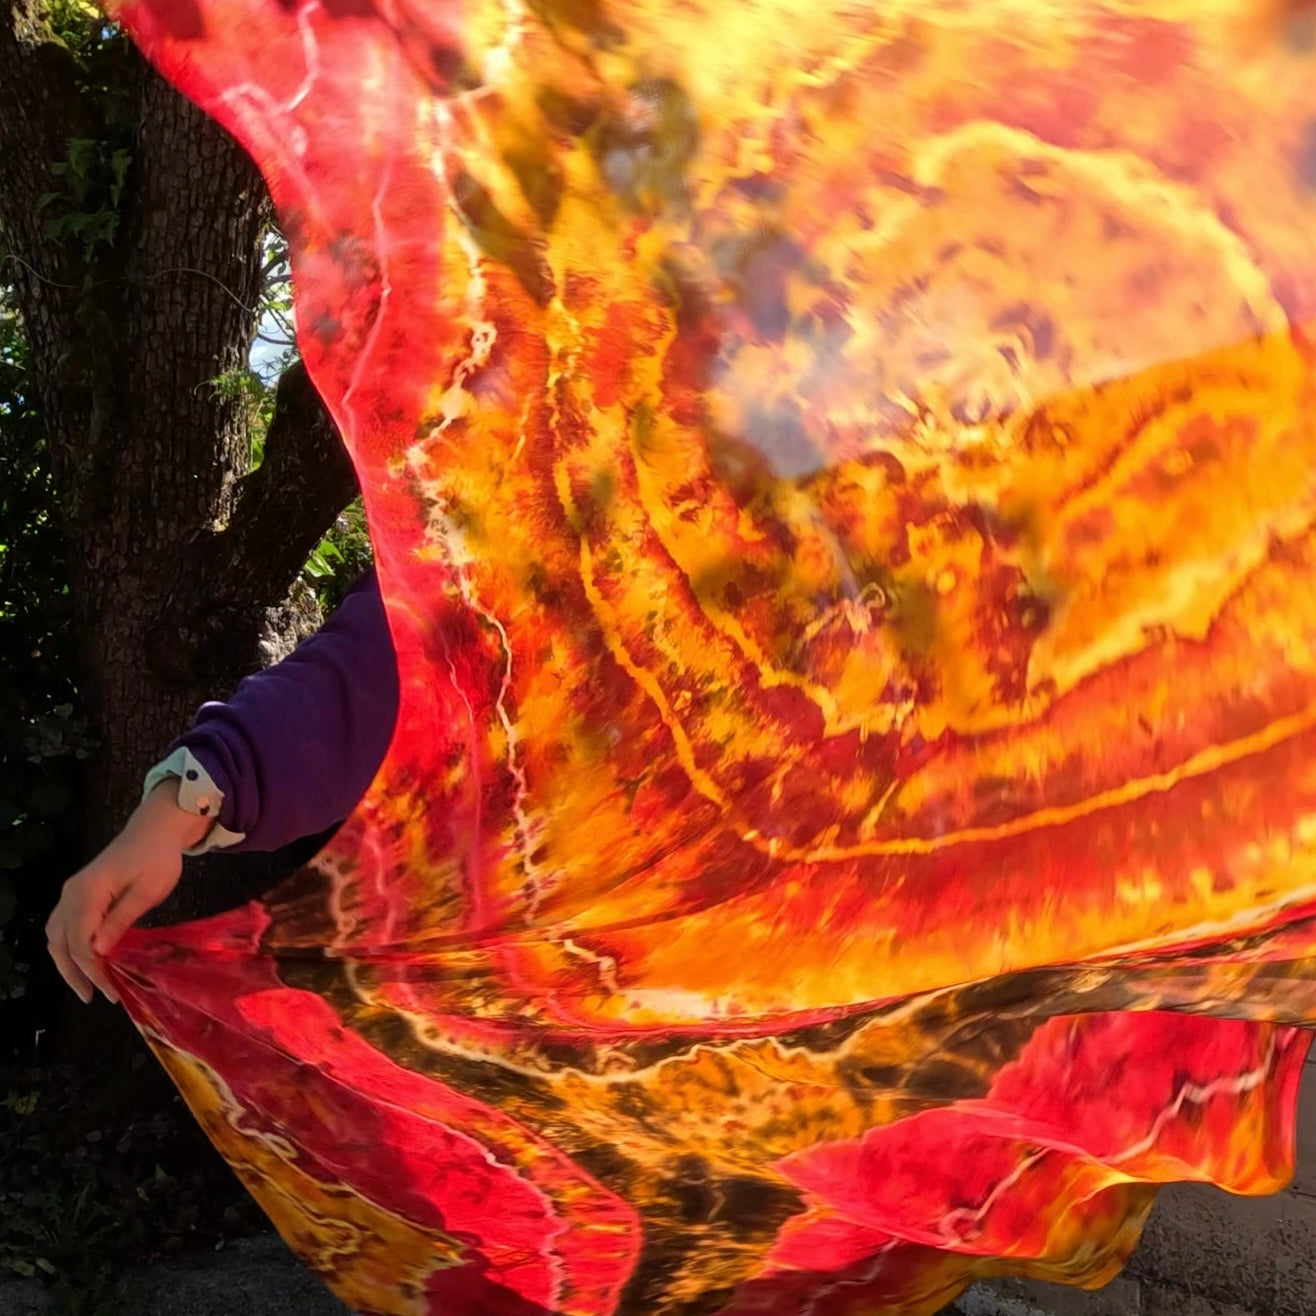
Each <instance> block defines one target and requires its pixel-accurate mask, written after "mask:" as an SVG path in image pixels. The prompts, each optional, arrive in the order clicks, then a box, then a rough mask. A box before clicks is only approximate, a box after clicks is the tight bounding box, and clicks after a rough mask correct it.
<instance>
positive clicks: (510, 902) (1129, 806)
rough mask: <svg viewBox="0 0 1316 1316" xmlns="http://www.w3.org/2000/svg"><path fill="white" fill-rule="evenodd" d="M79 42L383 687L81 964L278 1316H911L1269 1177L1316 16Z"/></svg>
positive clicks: (974, 14)
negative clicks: (265, 859)
mask: <svg viewBox="0 0 1316 1316" xmlns="http://www.w3.org/2000/svg"><path fill="white" fill-rule="evenodd" d="M120 17H121V18H122V20H123V21H124V22H125V23H126V24H127V26H128V27H129V29H130V30H131V31H132V32H133V34H134V36H135V37H136V39H137V40H138V41H139V42H140V43H141V44H142V46H143V48H144V49H145V50H146V52H147V54H148V55H149V56H150V57H151V58H152V59H153V60H154V61H155V62H156V63H157V65H158V66H159V68H160V69H161V70H162V71H163V72H164V74H165V75H166V76H167V77H169V78H170V79H172V80H173V81H174V82H175V83H176V84H177V85H178V86H179V87H180V88H182V89H183V90H184V91H185V92H187V94H189V95H190V96H192V97H193V98H194V99H195V100H196V101H197V102H198V103H199V104H201V105H202V106H203V107H204V108H205V109H206V110H208V111H209V112H210V113H212V114H214V115H215V116H216V117H217V118H218V119H219V120H220V121H221V122H223V123H224V124H225V125H226V126H227V127H228V128H229V129H230V130H231V131H232V132H233V133H234V134H235V135H236V136H237V137H238V138H239V139H240V140H241V141H243V142H244V144H246V146H247V147H248V148H249V149H250V150H251V151H252V153H253V155H254V156H255V158H256V159H257V161H258V162H259V164H260V165H261V167H262V169H263V170H264V172H265V175H266V177H267V178H268V180H269V182H270V186H271V189H272V191H273V193H274V196H275V200H276V203H277V205H278V207H279V212H280V215H281V220H282V223H283V225H284V229H285V232H286V233H287V234H288V237H289V239H290V243H291V246H292V252H293V260H294V274H295V278H296V289H297V313H298V323H299V326H300V337H301V345H302V350H303V353H304V356H305V358H306V361H307V364H308V366H309V368H310V369H311V371H312V374H313V377H314V378H315V380H316V383H317V386H318V387H319V388H320V390H321V391H322V393H323V394H324V396H325V398H326V400H327V402H328V403H329V405H330V407H331V408H332V410H333V411H334V414H335V416H336V417H337V419H338V421H339V423H340V425H341V427H342V429H343V432H344V434H345V436H346V437H347V440H348V442H349V445H350V447H351V449H352V452H353V455H354V459H355V461H356V463H357V466H358V469H359V471H360V473H361V477H362V482H363V487H364V489H365V493H366V500H367V508H368V511H369V514H370V518H371V523H372V527H373V531H374V535H375V539H376V546H377V551H378V556H379V562H380V573H381V580H382V583H383V588H384V592H385V597H386V602H387V604H388V608H389V616H390V622H391V625H392V627H393V631H394V635H395V640H396V643H397V647H398V652H399V666H400V670H401V676H402V686H403V695H402V707H401V712H400V716H399V723H398V728H397V731H396V734H395V737H394V741H393V745H392V748H391V750H390V752H389V756H388V758H387V760H386V762H385V763H384V765H383V767H382V768H381V770H380V773H379V776H378V778H377V780H376V782H375V785H374V786H373V788H372V790H371V791H370V793H369V795H368V796H367V798H366V800H364V801H363V802H362V804H361V806H360V807H359V809H358V810H357V812H356V814H355V815H354V816H353V818H352V819H351V820H349V822H348V823H347V825H346V826H345V827H344V828H343V830H342V831H341V833H340V834H339V836H338V837H337V838H336V839H335V841H334V842H333V843H332V844H331V845H330V847H329V849H328V850H327V851H326V852H325V853H324V854H322V855H321V856H320V857H319V859H317V860H316V862H315V863H314V864H313V865H312V866H311V867H310V868H309V869H308V870H306V871H305V872H304V873H303V874H301V875H300V876H299V877H298V878H297V879H295V880H294V881H293V882H291V883H289V884H288V885H287V886H286V887H284V888H282V889H281V890H279V891H277V892H274V893H272V894H271V895H270V896H269V897H267V898H266V900H265V901H263V902H261V903H259V904H256V905H253V906H250V907H248V908H247V909H244V910H241V911H236V912H234V913H231V914H228V915H225V916H223V917H221V918H218V919H214V920H209V921H207V922H204V923H198V924H192V925H188V926H185V927H179V928H172V929H164V930H158V931H154V932H151V933H138V934H135V935H134V936H133V937H132V938H131V939H129V940H128V941H126V942H125V943H124V944H123V947H122V948H121V951H120V953H119V954H118V956H117V959H116V962H115V965H114V970H115V973H116V975H117V980H118V981H119V983H120V985H121V991H122V994H123V997H124V1000H125V1001H126V1002H127V1003H128V1004H129V1008H130V1009H131V1010H132V1012H133V1016H134V1018H135V1019H137V1020H138V1022H139V1024H140V1025H141V1027H142V1028H143V1030H144V1032H145V1033H146V1035H147V1036H148V1038H150V1039H151V1041H152V1043H153V1045H154V1046H155V1047H156V1050H157V1052H158V1054H159V1055H160V1057H161V1059H162V1061H163V1062H164V1063H165V1065H166V1066H167V1067H168V1069H169V1071H170V1072H171V1074H172V1075H173V1076H174V1078H175V1079H176V1081H177V1082H178V1084H179V1086H180V1088H181V1090H182V1091H183V1093H184V1095H185V1096H186V1098H187V1100H188V1102H189V1104H190V1105H191V1107H192V1109H193V1110H194V1111H195V1112H196V1114H197V1117H198V1118H199V1119H200V1120H201V1121H202V1123H203V1124H204V1126H205V1128H206V1129H207V1131H208V1133H209V1134H210V1136H211V1137H212V1138H213V1139H214V1141H215V1142H216V1144H217V1145H218V1146H219V1147H220V1149H221V1150H222V1151H223V1152H224V1154H225V1155H226V1156H227V1157H228V1158H229V1159H230V1161H231V1162H232V1163H233V1165H234V1167H235V1169H236V1170H237V1172H238V1173H239V1174H240V1175H241V1176H242V1178H243V1180H244V1182H245V1183H247V1185H248V1186H249V1187H250V1189H251V1191H252V1192H253V1193H254V1194H255V1195H256V1197H257V1198H258V1199H259V1200H260V1201H261V1203H262V1205H263V1206H264V1207H265V1208H266V1210H267V1211H268V1212H269V1214H270V1216H271V1218H272V1219H273V1220H274V1221H275V1223H276V1225H277V1226H278V1227H279V1229H280V1230H281V1231H282V1232H283V1234H284V1236H285V1237H286V1238H287V1239H288V1240H289V1242H290V1243H292V1245H293V1246H294V1247H295V1248H297V1249H298V1250H299V1251H300V1252H301V1254H302V1255H303V1256H304V1257H306V1259H307V1260H308V1261H309V1262H310V1263H311V1264H312V1265H314V1266H315V1267H317V1269H319V1271H320V1272H321V1273H322V1274H323V1275H324V1276H325V1278H326V1280H327V1282H329V1283H330V1284H331V1285H332V1286H333V1287H334V1289H335V1290H336V1291H337V1292H338V1293H339V1294H340V1296H342V1297H343V1299H344V1300H345V1301H347V1302H348V1303H350V1304H351V1305H352V1306H354V1307H355V1308H356V1309H358V1310H360V1311H362V1312H366V1313H387V1314H389V1316H392V1314H394V1313H396V1314H397V1316H403V1314H408V1316H409V1314H411V1313H426V1312H439V1311H442V1312H444V1313H447V1314H456V1316H460V1314H462V1313H471V1314H472V1316H476V1314H477V1313H478V1314H480V1316H484V1314H486V1313H495V1314H496V1313H507V1314H508V1316H521V1314H523V1313H524V1314H526V1316H529V1314H531V1313H541V1314H542V1313H559V1312H560V1313H572V1314H576V1313H579V1314H582V1316H583V1314H585V1313H598V1314H599V1316H605V1314H608V1313H621V1312H631V1313H646V1314H647V1313H683V1314H689V1316H693V1314H694V1313H713V1312H721V1313H736V1314H737V1316H741V1314H743V1316H749V1314H750V1313H759V1314H762V1316H803V1314H804V1313H818V1314H819V1316H848V1314H850V1313H860V1312H864V1313H874V1312H889V1313H897V1312H898V1313H909V1314H918V1313H932V1312H934V1311H936V1310H937V1309H938V1308H939V1307H940V1306H942V1305H943V1304H944V1303H946V1302H947V1301H949V1300H950V1299H951V1298H952V1297H953V1296H954V1295H955V1293H957V1292H958V1291H959V1290H960V1289H961V1288H962V1287H963V1286H964V1285H965V1284H966V1283H968V1282H970V1281H972V1280H973V1279H974V1278H976V1277H979V1276H983V1275H991V1274H1001V1273H1007V1274H1031V1275H1038V1276H1042V1277H1046V1278H1053V1279H1064V1280H1068V1281H1071V1282H1075V1283H1084V1284H1095V1283H1100V1282H1102V1281H1103V1280H1105V1279H1107V1278H1109V1277H1110V1275H1112V1274H1113V1273H1114V1271H1115V1270H1116V1269H1117V1268H1118V1266H1119V1265H1120V1264H1121V1262H1122V1260H1123V1259H1124V1258H1125V1257H1126V1256H1127V1255H1128V1253H1129V1252H1130V1250H1131V1249H1132V1247H1133V1246H1134V1245H1135V1243H1136V1239H1137V1234H1138V1231H1139V1229H1140V1227H1141V1224H1142V1221H1143V1220H1144V1218H1145V1216H1146V1212H1147V1210H1148V1209H1149V1207H1150V1205H1151V1202H1152V1200H1153V1198H1154V1195H1155V1191H1156V1188H1157V1186H1158V1185H1159V1184H1161V1183H1164V1182H1168V1181H1172V1180H1179V1179H1200V1180H1205V1181H1211V1182H1215V1183H1218V1184H1221V1185H1223V1186H1225V1187H1227V1188H1229V1189H1231V1190H1233V1191H1237V1192H1254V1193H1255V1192H1268V1191H1274V1190H1275V1189H1276V1188H1278V1187H1279V1186H1281V1185H1282V1183H1283V1182H1284V1180H1285V1178H1286V1176H1287V1174H1288V1173H1289V1171H1290V1169H1291V1159H1292V1133H1293V1108H1294V1100H1295V1096H1296V1086H1297V1081H1298V1075H1299V1071H1300V1067H1301V1062H1302V1059H1303V1055H1304V1053H1305V1050H1306V1045H1307V1038H1306V1034H1305V1033H1303V1032H1302V1031H1300V1029H1299V1028H1298V1027H1295V1026H1294V1025H1303V1024H1309V1023H1312V1022H1313V1021H1316V968H1314V967H1313V965H1314V964H1316V961H1313V958H1312V955H1313V950H1314V949H1316V337H1314V336H1313V326H1316V11H1314V10H1313V9H1312V7H1311V6H1310V5H1308V4H1293V3H1287V4H1281V3H1277V2H1275V3H1272V2H1271V0H1267V2H1266V3H1261V4H1258V3H1256V2H1255V0H1195V2H1194V3H1193V4H1191V5H1189V4H1187V3H1184V2H1183V0H1154V2H1152V3H1133V2H1132V0H1128V2H1125V0H1091V2H1084V3H1080V2H1079V0H960V2H959V3H957V2H955V0H933V2H932V3H928V0H923V2H922V3H919V4H914V3H912V0H893V2H892V3H889V4H882V5H880V6H855V5H853V4H849V3H841V0H822V2H821V3H820V4H816V5H812V6H807V7H806V6H803V5H801V4H800V3H798V0H751V2H750V3H745V4H740V5H735V6H715V5H709V4H706V3H704V2H703V0H691V2H683V3H675V0H528V2H527V0H497V2H495V0H448V2H445V3H439V2H438V0H287V2H286V3H284V2H281V0H135V3H132V4H130V5H128V6H127V7H125V8H123V9H122V10H121V11H120Z"/></svg>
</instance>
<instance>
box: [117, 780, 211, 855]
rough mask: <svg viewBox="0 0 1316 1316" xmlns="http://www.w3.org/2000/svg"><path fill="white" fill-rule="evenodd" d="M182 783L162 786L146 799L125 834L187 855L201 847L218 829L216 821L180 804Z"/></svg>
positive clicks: (152, 790) (175, 782)
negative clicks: (215, 828) (179, 787)
mask: <svg viewBox="0 0 1316 1316" xmlns="http://www.w3.org/2000/svg"><path fill="white" fill-rule="evenodd" d="M178 786H179V783H178V779H177V778H170V779H168V780H165V781H161V782H159V783H158V784H157V785H156V786H154V787H153V788H152V789H151V790H150V791H148V792H147V794H146V795H145V796H144V797H143V798H142V802H141V803H140V804H139V805H138V806H137V807H136V808H135V809H134V810H133V811H132V813H131V814H130V815H129V817H128V821H127V822H126V823H125V824H124V826H123V833H124V834H131V835H132V836H134V837H140V838H142V839H143V840H147V841H149V842H151V843H153V844H158V845H161V846H165V847H167V848H168V849H170V850H173V851H176V852H177V853H178V854H184V853H186V852H187V851H188V850H193V849H195V848H196V847H197V846H199V845H200V844H201V843H202V842H203V841H204V840H205V839H206V836H207V835H208V834H209V832H210V830H211V828H212V827H214V825H215V819H214V818H213V817H203V816H201V815H199V814H195V813H189V812H188V811H187V810H186V809H184V808H182V807H181V806H180V805H179V803H178Z"/></svg>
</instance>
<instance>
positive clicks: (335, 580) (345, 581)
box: [302, 498, 374, 612]
mask: <svg viewBox="0 0 1316 1316" xmlns="http://www.w3.org/2000/svg"><path fill="white" fill-rule="evenodd" d="M373 560H374V553H373V551H372V550H371V547H370V534H369V532H368V531H367V529H366V513H365V508H364V507H363V506H362V503H361V500H360V499H359V498H358V499H357V500H356V501H355V502H354V503H352V505H351V506H350V507H347V508H345V509H344V510H343V511H342V512H341V513H340V514H339V516H338V519H337V520H336V521H335V522H334V524H333V528H332V529H331V530H330V531H329V533H328V534H327V535H325V537H324V538H323V539H322V540H321V541H320V542H319V543H318V544H317V545H316V547H315V550H314V552H312V554H311V556H310V558H309V559H308V560H307V563H306V566H305V567H303V568H302V576H303V577H304V579H305V580H306V581H307V583H308V584H309V585H310V586H311V588H312V589H313V590H314V591H315V593H316V595H317V596H318V598H319V600H320V605H321V607H322V608H323V609H324V610H325V612H331V611H332V610H333V609H334V608H336V607H337V606H338V605H339V603H341V602H342V599H343V595H344V594H346V593H347V591H348V590H349V589H350V588H351V586H352V582H353V581H355V580H356V578H357V577H358V576H360V575H361V573H362V572H363V571H365V570H366V569H367V568H368V567H369V566H370V564H371V562H372V561H373Z"/></svg>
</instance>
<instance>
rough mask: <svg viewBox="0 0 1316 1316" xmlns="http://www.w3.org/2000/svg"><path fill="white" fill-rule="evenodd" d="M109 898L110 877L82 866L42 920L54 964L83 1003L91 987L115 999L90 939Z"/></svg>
mask: <svg viewBox="0 0 1316 1316" xmlns="http://www.w3.org/2000/svg"><path fill="white" fill-rule="evenodd" d="M113 897H114V891H113V887H112V883H111V880H110V879H109V878H108V877H106V876H105V875H103V874H99V873H98V872H97V871H96V870H95V869H94V868H85V869H83V870H82V872H81V873H78V874H77V875H76V876H74V877H72V878H70V879H69V880H68V881H67V882H66V883H65V884H64V890H63V892H62V893H61V895H60V899H59V904H58V905H56V906H55V911H54V913H52V914H51V916H50V919H49V921H48V922H47V923H46V941H47V943H48V945H49V947H50V954H51V957H52V958H53V959H54V961H55V966H56V968H58V969H59V972H60V976H61V977H62V978H63V979H64V981H65V982H66V983H68V985H69V986H70V987H71V988H72V989H73V990H74V992H76V993H77V995H78V997H79V998H80V999H81V1000H82V1001H83V1003H84V1004H89V1003H90V1002H91V998H92V994H93V990H94V989H98V990H100V991H101V992H103V993H104V995H105V997H106V999H107V1000H110V1001H113V1002H115V1003H116V1004H117V1003H118V1000H119V993H118V992H116V991H115V990H114V984H113V983H112V982H111V981H110V979H109V975H108V974H107V973H106V970H105V966H104V964H103V963H102V962H101V961H100V960H99V959H98V957H97V954H96V951H95V950H94V949H93V948H92V938H93V936H94V935H95V933H96V931H97V929H98V928H99V927H100V926H101V923H102V921H103V919H104V914H105V911H106V908H107V906H109V904H110V901H111V900H112V899H113Z"/></svg>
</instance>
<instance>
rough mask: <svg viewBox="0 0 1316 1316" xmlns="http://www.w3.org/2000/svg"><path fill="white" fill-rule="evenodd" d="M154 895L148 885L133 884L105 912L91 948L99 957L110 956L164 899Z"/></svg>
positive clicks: (141, 883)
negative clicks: (139, 922)
mask: <svg viewBox="0 0 1316 1316" xmlns="http://www.w3.org/2000/svg"><path fill="white" fill-rule="evenodd" d="M167 894H168V892H165V893H164V894H162V895H158V896H157V895H156V894H154V893H153V892H152V891H151V889H150V887H149V886H148V885H147V883H145V882H142V881H140V880H139V881H136V882H133V883H132V884H131V885H129V886H128V887H126V888H125V889H124V890H123V892H122V893H121V894H120V895H119V898H118V899H117V900H116V901H115V902H114V904H113V905H111V906H110V908H109V909H108V910H107V911H106V912H105V916H104V917H103V918H102V919H101V925H100V927H98V928H97V929H96V931H95V933H94V934H93V935H92V939H91V948H92V950H94V951H95V952H96V954H97V955H108V954H109V953H110V952H111V951H112V950H113V949H114V948H115V946H117V945H118V944H119V942H120V940H121V939H122V938H123V934H124V933H125V932H127V931H128V929H129V928H130V927H132V925H133V924H134V923H136V922H137V920H138V919H139V918H141V916H142V915H143V914H145V913H147V912H148V911H149V910H152V909H154V908H155V907H156V905H158V904H159V903H160V901H161V900H163V899H164V896H165V895H167Z"/></svg>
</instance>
